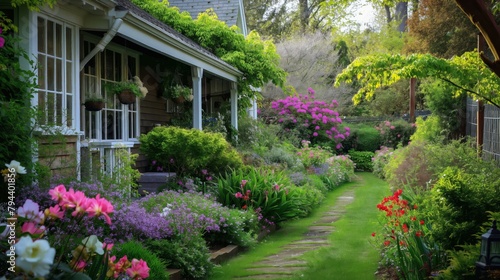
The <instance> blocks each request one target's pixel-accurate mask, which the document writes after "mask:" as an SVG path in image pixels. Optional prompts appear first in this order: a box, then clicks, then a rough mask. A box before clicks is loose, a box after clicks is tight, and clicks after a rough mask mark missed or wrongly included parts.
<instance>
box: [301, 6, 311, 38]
mask: <svg viewBox="0 0 500 280" xmlns="http://www.w3.org/2000/svg"><path fill="white" fill-rule="evenodd" d="M299 12H300V26H301V29H302V33H305V32H306V29H307V26H308V25H309V15H310V11H309V3H308V1H307V0H299Z"/></svg>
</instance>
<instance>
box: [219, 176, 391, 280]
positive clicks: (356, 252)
mask: <svg viewBox="0 0 500 280" xmlns="http://www.w3.org/2000/svg"><path fill="white" fill-rule="evenodd" d="M356 175H357V177H356V179H355V180H353V182H351V183H346V184H343V185H341V186H340V187H339V188H337V189H335V190H334V191H332V192H331V193H329V194H328V196H327V197H326V199H325V201H324V203H323V204H322V205H321V206H320V207H319V208H318V209H317V210H316V211H314V212H313V213H312V214H311V215H310V216H309V217H307V218H304V219H300V220H295V221H290V222H288V223H285V224H284V225H283V227H282V228H281V229H280V230H278V231H277V232H275V233H273V234H271V235H270V236H269V237H268V238H267V239H265V240H264V241H263V242H261V243H260V244H259V245H257V246H256V247H255V248H253V249H250V250H249V251H247V252H245V253H243V254H241V255H239V256H238V257H236V258H234V259H232V260H230V261H228V262H226V263H224V264H222V266H220V267H217V268H216V270H215V273H214V276H213V277H212V278H211V279H235V278H237V277H245V276H249V275H254V274H258V272H255V271H253V272H251V273H250V272H248V271H246V269H247V268H250V267H253V266H254V265H253V264H254V263H256V262H258V261H261V260H262V259H264V258H266V257H267V256H270V255H273V254H276V253H278V252H279V251H280V250H281V248H282V247H283V246H285V245H287V244H289V243H291V242H293V241H295V240H300V239H301V238H303V235H304V233H305V232H306V231H307V228H308V227H309V226H311V225H312V223H314V222H315V221H316V220H318V219H319V218H320V217H321V215H322V214H323V213H324V212H326V211H327V210H328V209H330V208H331V207H333V205H334V204H335V202H336V200H337V198H338V197H339V196H342V195H343V194H344V193H345V192H346V191H349V190H351V189H352V190H354V194H355V195H354V197H355V199H354V201H353V202H352V203H351V204H349V205H347V208H346V212H345V214H344V215H343V217H342V218H340V219H339V220H337V221H336V222H335V223H334V226H335V231H334V232H333V233H332V234H331V235H330V236H329V239H330V241H331V245H330V246H328V247H323V248H322V249H319V250H316V251H312V252H310V253H307V254H305V255H304V256H303V259H304V260H306V261H307V267H308V268H307V269H305V270H303V271H300V273H298V274H297V276H296V277H293V278H290V277H287V278H288V279H295V278H296V279H324V277H325V275H334V276H332V278H330V279H375V276H374V273H375V271H376V270H377V264H378V261H379V253H378V252H379V251H378V250H376V248H374V247H373V245H372V244H370V238H371V233H372V232H374V231H376V230H377V229H378V227H379V224H378V222H377V216H378V214H379V213H378V211H377V208H376V205H377V203H378V202H379V201H380V200H381V199H382V198H383V197H384V196H385V195H387V193H388V192H389V187H388V185H387V184H386V183H385V182H384V181H383V180H380V179H378V178H376V177H375V176H374V175H372V174H371V173H357V174H356Z"/></svg>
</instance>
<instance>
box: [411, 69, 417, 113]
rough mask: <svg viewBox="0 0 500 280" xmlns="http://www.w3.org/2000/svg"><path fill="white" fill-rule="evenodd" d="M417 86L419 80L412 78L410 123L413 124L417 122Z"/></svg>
mask: <svg viewBox="0 0 500 280" xmlns="http://www.w3.org/2000/svg"><path fill="white" fill-rule="evenodd" d="M416 86H417V79H416V78H411V79H410V122H411V123H414V122H415V105H416V103H417V102H416V99H415V89H416Z"/></svg>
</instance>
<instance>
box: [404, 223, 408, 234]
mask: <svg viewBox="0 0 500 280" xmlns="http://www.w3.org/2000/svg"><path fill="white" fill-rule="evenodd" d="M403 232H405V233H407V232H408V225H406V224H403Z"/></svg>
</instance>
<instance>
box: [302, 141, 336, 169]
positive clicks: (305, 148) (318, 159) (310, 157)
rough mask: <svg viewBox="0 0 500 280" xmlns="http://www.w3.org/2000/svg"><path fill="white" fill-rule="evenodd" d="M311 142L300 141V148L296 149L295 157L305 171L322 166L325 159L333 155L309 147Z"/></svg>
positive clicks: (318, 148)
mask: <svg viewBox="0 0 500 280" xmlns="http://www.w3.org/2000/svg"><path fill="white" fill-rule="evenodd" d="M310 144H311V142H309V141H307V140H302V148H300V149H298V151H297V156H298V158H299V159H300V161H301V162H302V164H303V165H304V168H305V169H308V170H309V169H311V168H314V167H317V166H320V165H322V164H323V163H325V162H326V159H328V158H329V157H331V156H333V154H332V153H331V152H330V151H328V150H326V149H323V148H321V147H319V146H316V147H311V146H309V145H310Z"/></svg>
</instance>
